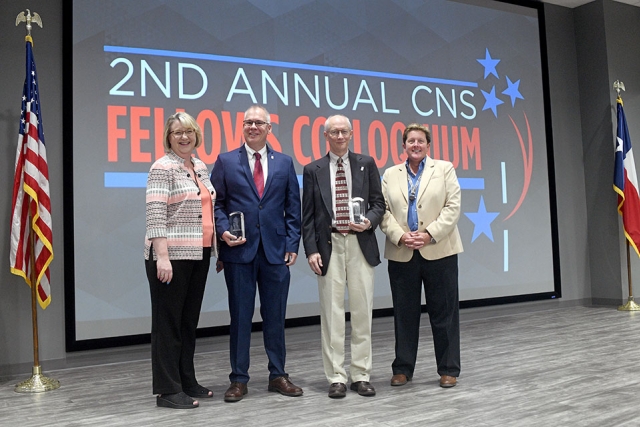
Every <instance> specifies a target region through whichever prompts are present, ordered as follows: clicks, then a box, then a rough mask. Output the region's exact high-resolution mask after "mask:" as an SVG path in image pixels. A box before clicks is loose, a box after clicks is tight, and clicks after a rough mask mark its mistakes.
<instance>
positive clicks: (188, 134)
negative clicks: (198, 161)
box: [171, 129, 194, 139]
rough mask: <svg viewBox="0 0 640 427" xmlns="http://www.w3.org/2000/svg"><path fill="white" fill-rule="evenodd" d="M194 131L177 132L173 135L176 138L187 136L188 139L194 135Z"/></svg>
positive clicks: (172, 133)
mask: <svg viewBox="0 0 640 427" xmlns="http://www.w3.org/2000/svg"><path fill="white" fill-rule="evenodd" d="M193 133H194V130H193V129H189V130H176V131H173V132H171V135H173V137H174V138H178V139H180V138H182V135H187V137H189V136H191V135H193Z"/></svg>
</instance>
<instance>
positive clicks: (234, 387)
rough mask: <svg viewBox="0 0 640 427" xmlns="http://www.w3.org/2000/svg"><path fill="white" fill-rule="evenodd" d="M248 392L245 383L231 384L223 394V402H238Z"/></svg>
mask: <svg viewBox="0 0 640 427" xmlns="http://www.w3.org/2000/svg"><path fill="white" fill-rule="evenodd" d="M248 392H249V390H248V389H247V385H246V384H245V383H239V382H232V383H231V385H230V386H229V388H228V389H227V391H225V393H224V401H225V402H238V401H240V400H242V398H243V397H244V395H245V394H247V393H248Z"/></svg>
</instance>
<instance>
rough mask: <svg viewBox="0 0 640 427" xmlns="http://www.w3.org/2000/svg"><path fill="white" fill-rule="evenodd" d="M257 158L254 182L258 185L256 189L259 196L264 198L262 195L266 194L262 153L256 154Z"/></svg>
mask: <svg viewBox="0 0 640 427" xmlns="http://www.w3.org/2000/svg"><path fill="white" fill-rule="evenodd" d="M254 156H255V158H256V164H255V165H254V166H253V182H254V183H255V184H256V188H257V189H258V196H260V197H261V198H262V193H264V174H263V173H262V163H261V162H260V157H262V156H260V153H258V152H256V153H254Z"/></svg>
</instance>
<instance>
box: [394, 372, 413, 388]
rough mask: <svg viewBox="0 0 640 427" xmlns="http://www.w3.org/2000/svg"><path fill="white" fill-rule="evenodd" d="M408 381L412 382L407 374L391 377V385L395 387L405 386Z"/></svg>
mask: <svg viewBox="0 0 640 427" xmlns="http://www.w3.org/2000/svg"><path fill="white" fill-rule="evenodd" d="M408 381H411V378H409V377H408V376H406V375H405V374H395V375H394V376H392V377H391V385H392V386H394V387H397V386H400V385H405V384H406V383H407V382H408Z"/></svg>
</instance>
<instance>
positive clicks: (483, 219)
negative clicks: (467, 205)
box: [465, 196, 500, 243]
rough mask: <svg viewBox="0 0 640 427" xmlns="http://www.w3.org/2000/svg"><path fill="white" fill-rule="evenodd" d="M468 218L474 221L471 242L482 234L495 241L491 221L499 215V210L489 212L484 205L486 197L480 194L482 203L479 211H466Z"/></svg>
mask: <svg viewBox="0 0 640 427" xmlns="http://www.w3.org/2000/svg"><path fill="white" fill-rule="evenodd" d="M465 215H466V216H467V218H469V219H470V220H471V222H473V236H472V237H471V242H472V243H473V242H474V241H475V240H476V239H477V238H478V237H479V236H480V235H481V234H483V233H484V234H486V235H487V237H488V238H489V240H491V241H492V242H493V233H492V232H491V223H492V222H493V220H494V219H496V217H497V216H498V215H500V213H499V212H487V208H486V207H485V206H484V197H482V196H480V205H479V206H478V212H475V213H466V212H465Z"/></svg>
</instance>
